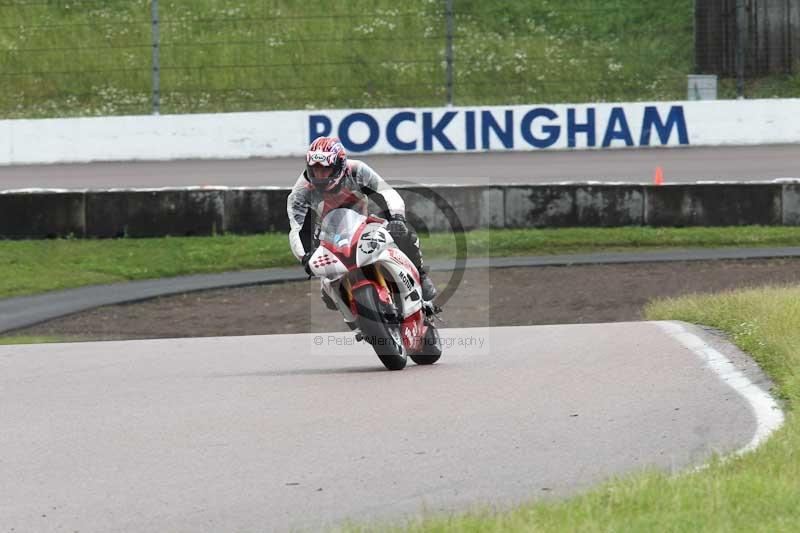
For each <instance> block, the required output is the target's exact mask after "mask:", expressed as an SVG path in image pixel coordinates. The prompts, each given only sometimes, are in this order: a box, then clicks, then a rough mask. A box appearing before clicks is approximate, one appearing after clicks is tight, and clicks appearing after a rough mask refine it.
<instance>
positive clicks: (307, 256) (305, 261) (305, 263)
mask: <svg viewBox="0 0 800 533" xmlns="http://www.w3.org/2000/svg"><path fill="white" fill-rule="evenodd" d="M316 251H317V249H316V248H314V249H313V250H309V251H308V252H306V254H305V255H304V256H303V258H302V259H301V260H300V262H301V263H303V268H305V269H306V274H308V277H312V276H313V275H314V273H313V272H311V265H309V264H308V262H309V260H311V256H312V255H314V252H316Z"/></svg>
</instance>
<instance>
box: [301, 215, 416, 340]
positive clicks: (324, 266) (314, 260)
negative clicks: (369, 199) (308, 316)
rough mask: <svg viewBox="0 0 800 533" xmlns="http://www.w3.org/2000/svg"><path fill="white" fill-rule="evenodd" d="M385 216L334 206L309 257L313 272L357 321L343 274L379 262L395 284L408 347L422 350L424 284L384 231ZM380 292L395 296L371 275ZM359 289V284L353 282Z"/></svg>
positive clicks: (386, 299) (385, 298)
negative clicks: (343, 284) (341, 289)
mask: <svg viewBox="0 0 800 533" xmlns="http://www.w3.org/2000/svg"><path fill="white" fill-rule="evenodd" d="M386 224H387V221H386V220H384V219H381V218H377V217H373V216H370V217H365V216H364V215H361V214H359V213H357V212H355V211H353V210H350V209H336V210H334V211H332V212H331V213H329V216H326V218H325V220H323V225H322V228H321V232H320V246H319V247H318V248H317V250H316V252H315V253H314V254H313V255H312V256H311V258H310V259H309V265H310V267H311V271H312V273H313V274H314V275H315V276H318V277H320V278H321V282H322V289H323V290H324V291H325V292H326V293H327V294H328V295H329V296H330V297H331V299H332V300H333V301H334V302H335V303H336V304H337V307H338V308H339V310H340V311H341V312H342V314H343V315H344V318H345V320H347V321H348V322H352V321H354V320H355V314H354V310H353V309H351V308H350V306H349V305H348V304H347V303H346V302H344V301H343V300H342V298H341V296H340V293H339V285H340V284H341V281H342V278H343V277H344V275H345V274H347V273H348V272H350V271H351V270H356V269H360V268H363V267H366V266H369V265H372V264H377V265H379V266H380V271H381V273H382V274H384V275H387V274H388V275H389V276H390V277H391V279H392V280H393V281H394V284H395V285H396V286H397V293H396V294H395V295H394V298H396V299H397V300H399V301H398V302H394V303H395V304H399V305H398V307H399V308H400V310H401V311H402V317H403V324H402V328H401V332H402V335H403V343H404V344H405V345H406V348H408V349H409V350H410V351H416V350H418V349H419V347H420V345H421V343H422V340H423V337H424V335H425V330H426V328H427V326H426V325H425V315H424V312H423V300H422V289H421V284H420V276H419V271H418V270H417V268H416V267H415V266H414V264H413V263H412V262H411V260H410V259H409V258H408V256H406V255H405V254H404V253H403V252H402V251H401V250H400V249H399V248H398V247H397V244H396V243H395V242H394V239H392V236H391V235H390V234H389V232H388V231H387V230H386ZM358 283H372V284H373V285H375V288H376V290H377V293H378V296H379V297H380V299H381V300H383V301H384V302H386V303H390V302H391V301H392V298H393V296H392V295H391V294H389V291H387V290H386V287H385V286H382V285H380V284H378V283H377V282H375V281H373V280H363V281H361V282H358ZM354 288H355V287H354Z"/></svg>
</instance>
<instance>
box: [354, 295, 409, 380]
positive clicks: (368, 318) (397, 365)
mask: <svg viewBox="0 0 800 533" xmlns="http://www.w3.org/2000/svg"><path fill="white" fill-rule="evenodd" d="M353 298H354V299H355V301H356V311H357V313H358V327H359V328H360V329H361V333H362V334H363V335H364V340H366V341H367V342H368V343H370V344H371V345H372V349H373V350H375V354H376V355H377V356H378V358H379V359H380V360H381V362H382V363H383V366H385V367H386V368H387V369H389V370H402V369H403V368H405V366H406V362H407V360H408V354H407V352H406V347H405V345H403V338H402V336H401V334H400V326H399V325H395V324H389V323H387V321H386V318H385V316H384V314H383V313H382V312H381V307H382V305H381V301H380V298H378V293H377V292H376V290H375V287H374V286H372V285H364V286H362V287H359V288H358V289H356V290H355V291H353Z"/></svg>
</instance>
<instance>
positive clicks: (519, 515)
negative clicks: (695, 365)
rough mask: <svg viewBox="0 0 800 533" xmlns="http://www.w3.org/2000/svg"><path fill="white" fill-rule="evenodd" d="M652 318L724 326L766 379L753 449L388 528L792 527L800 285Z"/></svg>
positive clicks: (670, 303) (795, 527)
mask: <svg viewBox="0 0 800 533" xmlns="http://www.w3.org/2000/svg"><path fill="white" fill-rule="evenodd" d="M646 315H647V318H648V319H651V320H685V321H687V322H694V323H700V324H706V325H709V326H713V327H715V328H718V329H720V330H722V331H724V332H725V333H727V334H728V335H729V336H730V338H731V339H732V340H733V342H734V343H735V344H736V345H738V346H739V347H740V348H742V349H743V350H745V351H747V352H748V353H750V354H751V355H752V357H753V358H754V359H755V360H756V361H757V362H758V364H759V365H760V366H761V368H763V369H764V370H765V371H766V372H767V373H768V374H769V375H770V376H771V378H772V379H773V380H774V382H775V384H776V389H777V390H776V391H773V392H774V393H776V394H777V395H778V396H779V397H780V398H782V399H783V401H784V404H785V409H786V410H787V418H786V423H785V425H784V426H783V428H781V429H780V430H779V431H778V432H777V433H776V434H775V435H773V436H772V437H771V438H770V439H769V440H768V441H767V442H766V443H765V444H764V445H762V446H761V447H760V448H759V449H758V450H756V451H754V452H752V453H749V454H746V455H744V456H741V457H733V458H730V459H729V460H726V461H720V460H718V459H717V460H713V461H712V462H711V464H710V466H709V468H706V469H703V470H701V471H696V472H687V473H685V474H683V475H680V476H669V475H667V474H665V473H661V472H652V471H651V472H644V473H641V474H638V475H633V476H631V477H627V478H624V479H621V480H615V481H612V482H609V483H607V484H605V485H603V486H601V487H599V488H597V489H595V490H592V491H591V492H588V493H586V494H583V495H580V496H577V497H574V498H571V499H568V500H565V501H560V502H550V503H537V504H531V505H527V506H522V507H519V508H517V509H515V510H513V511H510V512H506V513H499V514H489V513H486V514H471V515H465V516H459V517H451V518H438V519H430V520H425V521H422V522H419V523H416V524H413V525H411V526H403V527H398V528H396V530H397V531H415V532H416V531H424V532H434V531H436V532H438V531H442V532H444V531H448V532H450V531H481V532H484V531H503V532H505V531H583V532H595V531H597V532H600V531H602V532H607V531H647V532H650V531H704V532H709V531H711V532H714V531H800V507H799V506H798V505H797V502H798V498H800V457H799V456H798V453H797V450H800V422H798V420H797V417H795V416H794V415H793V412H792V406H793V405H795V404H796V403H797V401H798V399H800V287H798V286H784V287H771V288H760V289H752V290H744V291H735V292H726V293H722V294H718V295H712V296H697V295H694V296H686V297H681V298H676V299H667V300H662V301H657V302H653V303H651V304H650V305H649V306H648V308H647V311H646Z"/></svg>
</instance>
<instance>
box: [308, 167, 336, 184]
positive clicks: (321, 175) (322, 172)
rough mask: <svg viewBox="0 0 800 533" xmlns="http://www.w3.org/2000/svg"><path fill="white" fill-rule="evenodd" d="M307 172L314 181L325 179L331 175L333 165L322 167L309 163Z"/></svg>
mask: <svg viewBox="0 0 800 533" xmlns="http://www.w3.org/2000/svg"><path fill="white" fill-rule="evenodd" d="M308 170H309V173H310V174H311V179H312V180H314V181H326V180H328V179H329V178H330V177H331V176H333V167H323V166H322V165H309V167H308Z"/></svg>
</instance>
